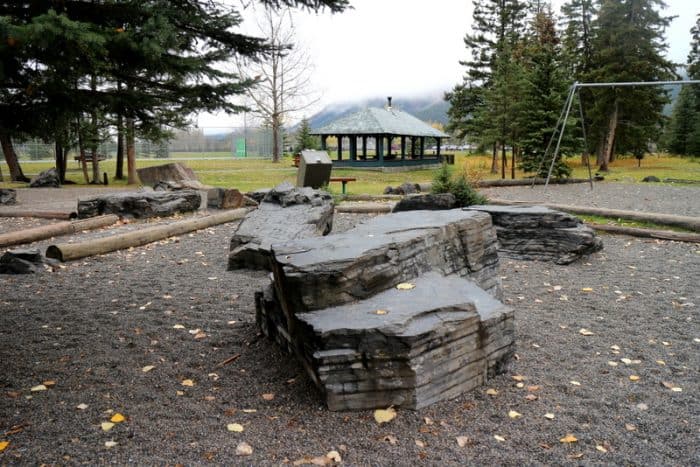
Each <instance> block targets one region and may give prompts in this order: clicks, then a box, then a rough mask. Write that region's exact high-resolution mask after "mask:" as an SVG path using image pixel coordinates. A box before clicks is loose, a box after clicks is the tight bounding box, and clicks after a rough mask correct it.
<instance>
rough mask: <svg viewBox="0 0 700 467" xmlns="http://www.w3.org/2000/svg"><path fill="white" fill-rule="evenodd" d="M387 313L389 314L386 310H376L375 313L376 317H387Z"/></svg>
mask: <svg viewBox="0 0 700 467" xmlns="http://www.w3.org/2000/svg"><path fill="white" fill-rule="evenodd" d="M387 313H389V312H388V311H386V310H375V312H374V314H375V315H385V314H387Z"/></svg>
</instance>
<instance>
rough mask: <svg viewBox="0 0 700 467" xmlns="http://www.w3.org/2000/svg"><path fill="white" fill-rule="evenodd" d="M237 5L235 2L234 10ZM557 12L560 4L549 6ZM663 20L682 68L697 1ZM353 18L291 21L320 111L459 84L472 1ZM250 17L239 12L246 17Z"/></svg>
mask: <svg viewBox="0 0 700 467" xmlns="http://www.w3.org/2000/svg"><path fill="white" fill-rule="evenodd" d="M235 3H236V4H238V2H235ZM553 3H554V8H555V11H556V12H558V10H559V6H560V5H561V4H562V3H563V1H561V0H559V1H554V2H553ZM666 3H667V4H668V8H667V9H666V10H665V12H664V13H665V14H666V15H669V16H674V15H676V16H678V17H677V18H676V19H674V20H673V22H672V24H671V27H670V28H669V29H668V30H667V31H666V32H667V38H668V44H669V46H670V47H669V51H668V58H670V59H672V60H674V61H676V62H683V63H685V60H686V57H687V55H688V51H689V49H690V39H691V36H690V28H691V27H692V26H693V24H694V23H695V18H696V15H697V14H698V13H699V12H700V6H697V5H698V3H696V0H666ZM351 4H352V5H353V9H352V10H348V11H346V12H345V13H341V14H336V15H331V14H329V13H322V14H315V13H295V15H294V17H295V26H296V28H297V31H298V35H299V39H300V42H301V44H302V46H304V47H306V49H307V50H308V52H309V53H310V55H311V57H312V61H313V62H314V64H315V70H314V72H313V75H312V77H311V84H312V85H313V87H314V88H316V89H318V90H319V91H320V92H321V100H320V102H319V106H318V109H311V110H310V111H309V112H310V114H311V113H313V112H314V110H319V109H320V108H321V107H323V106H325V105H327V104H331V103H343V102H356V101H358V100H362V99H366V98H371V97H385V96H393V97H394V100H395V102H397V104H398V103H400V100H401V98H402V97H408V96H415V95H426V94H431V93H433V94H435V95H440V94H442V92H444V91H446V90H449V89H450V88H452V87H453V86H454V85H455V84H456V83H458V82H459V81H460V80H461V77H462V74H463V71H464V69H463V67H461V66H460V65H459V63H458V61H459V60H460V59H462V58H465V57H466V49H465V47H464V42H463V38H464V35H465V33H466V32H467V31H468V29H469V25H470V23H471V14H472V7H471V4H472V2H471V0H429V1H419V0H351ZM246 15H247V13H246V12H244V16H246ZM241 124H242V118H241V116H226V115H216V116H213V115H200V117H199V126H200V127H226V126H238V125H241Z"/></svg>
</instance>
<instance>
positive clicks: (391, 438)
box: [381, 435, 399, 446]
mask: <svg viewBox="0 0 700 467" xmlns="http://www.w3.org/2000/svg"><path fill="white" fill-rule="evenodd" d="M381 440H382V441H386V442H387V443H389V444H391V445H392V446H394V445H396V443H398V442H399V440H398V439H396V436H394V435H385V436H383V437H382V438H381Z"/></svg>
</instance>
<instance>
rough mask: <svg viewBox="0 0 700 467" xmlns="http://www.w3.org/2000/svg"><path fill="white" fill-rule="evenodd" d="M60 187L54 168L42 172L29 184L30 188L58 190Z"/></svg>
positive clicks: (59, 180)
mask: <svg viewBox="0 0 700 467" xmlns="http://www.w3.org/2000/svg"><path fill="white" fill-rule="evenodd" d="M60 186H61V179H60V177H59V176H58V171H57V170H56V169H55V168H51V169H49V170H44V171H43V172H41V173H40V174H39V175H37V176H36V177H34V178H32V179H31V181H30V182H29V187H30V188H59V187H60Z"/></svg>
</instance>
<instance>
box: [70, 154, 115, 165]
mask: <svg viewBox="0 0 700 467" xmlns="http://www.w3.org/2000/svg"><path fill="white" fill-rule="evenodd" d="M74 159H75V160H76V161H77V162H80V163H82V162H83V158H82V157H81V156H80V155H77V156H75V158H74ZM104 160H107V156H105V155H104V154H98V155H97V161H98V162H102V161H104ZM85 161H86V162H87V163H88V164H92V155H91V154H85Z"/></svg>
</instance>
